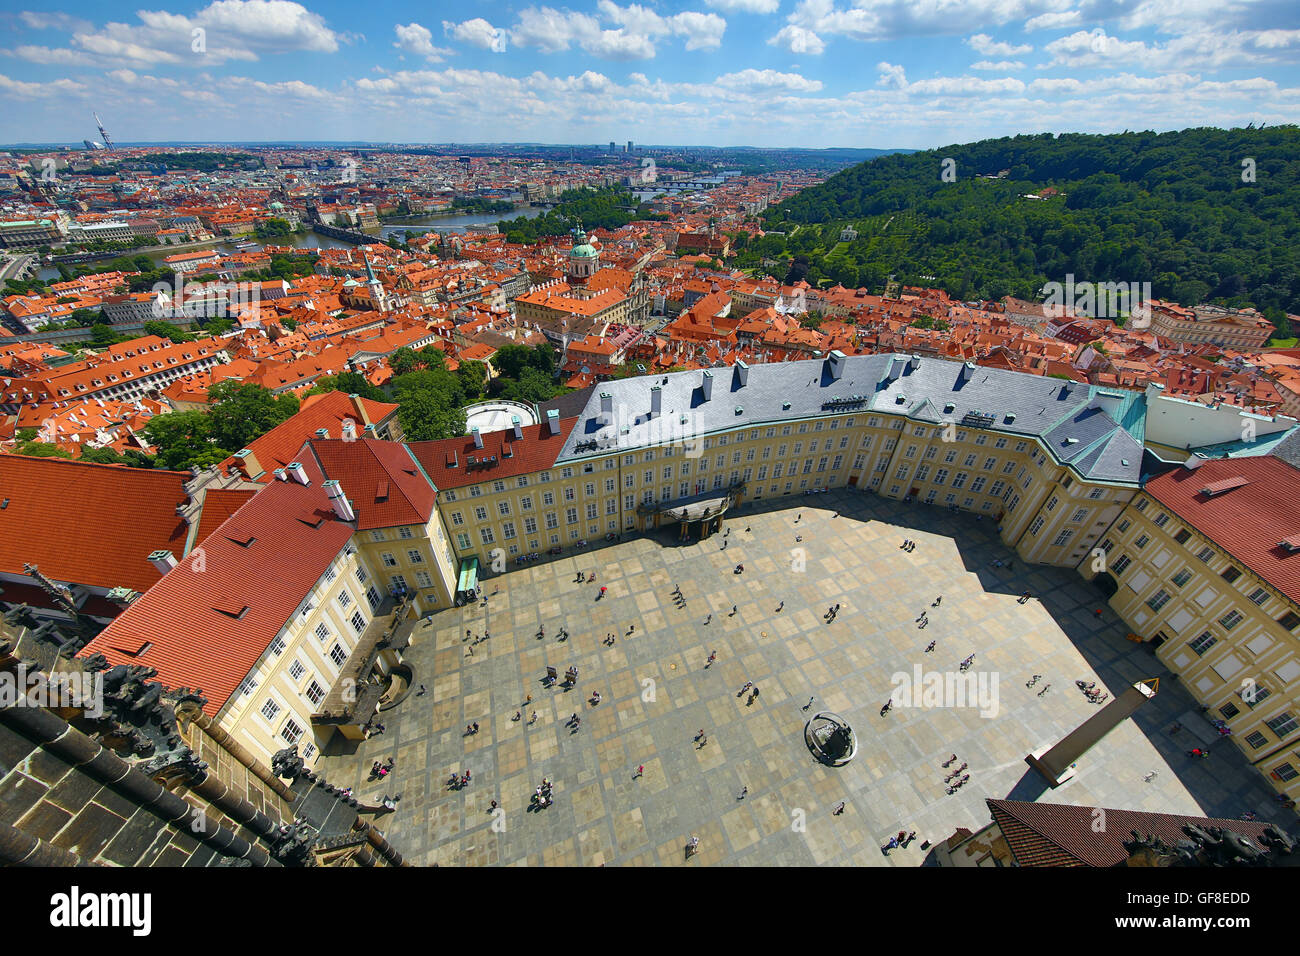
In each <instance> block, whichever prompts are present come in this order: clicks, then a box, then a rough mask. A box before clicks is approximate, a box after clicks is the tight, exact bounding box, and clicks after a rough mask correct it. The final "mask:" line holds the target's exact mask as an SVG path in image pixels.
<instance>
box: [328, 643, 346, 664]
mask: <svg viewBox="0 0 1300 956" xmlns="http://www.w3.org/2000/svg"><path fill="white" fill-rule="evenodd" d="M347 659H348V652H347V651H345V650H343V645H342V644H335V645H334V646H333V647H331V648H330V660H332V661H333V662H334V663H335V665H337V666H338V667H342V666H343V662H344V661H346V660H347Z"/></svg>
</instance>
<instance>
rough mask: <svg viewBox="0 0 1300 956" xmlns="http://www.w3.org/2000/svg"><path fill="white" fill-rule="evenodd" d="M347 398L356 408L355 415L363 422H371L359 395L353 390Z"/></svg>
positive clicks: (367, 423)
mask: <svg viewBox="0 0 1300 956" xmlns="http://www.w3.org/2000/svg"><path fill="white" fill-rule="evenodd" d="M348 398H350V399H352V407H353V408H355V409H356V410H357V417H358V418H360V419H361V421H362V422H363V423H364V424H366V425H369V424H371V421H370V414H369V413H368V412H367V411H366V403H365V402H364V401H363V400H362V398H361V396H360V395H357V394H356V393H355V392H354V393H353V394H351V395H349V396H348Z"/></svg>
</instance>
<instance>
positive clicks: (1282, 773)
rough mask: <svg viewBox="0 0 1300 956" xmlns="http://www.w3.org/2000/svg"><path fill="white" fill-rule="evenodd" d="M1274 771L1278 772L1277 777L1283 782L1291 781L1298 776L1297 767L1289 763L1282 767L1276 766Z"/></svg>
mask: <svg viewBox="0 0 1300 956" xmlns="http://www.w3.org/2000/svg"><path fill="white" fill-rule="evenodd" d="M1273 773H1275V774H1277V778H1278V779H1279V780H1281V781H1283V782H1289V781H1291V780H1294V779H1295V778H1296V769H1295V767H1293V766H1291V765H1290V764H1289V763H1284V764H1282V765H1281V766H1280V767H1274V768H1273Z"/></svg>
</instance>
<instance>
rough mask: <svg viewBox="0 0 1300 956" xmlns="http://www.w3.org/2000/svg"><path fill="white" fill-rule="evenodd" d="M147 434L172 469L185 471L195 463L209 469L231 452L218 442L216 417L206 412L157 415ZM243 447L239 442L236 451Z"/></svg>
mask: <svg viewBox="0 0 1300 956" xmlns="http://www.w3.org/2000/svg"><path fill="white" fill-rule="evenodd" d="M144 435H145V438H146V440H148V442H149V444H151V445H153V446H154V447H155V448H157V449H158V453H157V460H158V464H159V465H160V466H161V467H163V468H166V469H170V470H172V471H182V470H184V469H186V468H189V467H191V466H197V467H199V468H207V467H208V466H210V465H215V464H217V463H218V462H220V461H222V460H224V459H225V458H228V457H229V456H230V454H231V452H230V451H229V450H228V449H226V448H224V447H222V446H220V445H218V444H217V443H216V442H215V441H214V439H213V434H212V418H211V416H210V415H209V414H208V413H207V412H203V411H192V412H172V413H170V414H168V415H155V416H154V417H153V418H151V419H149V423H148V424H147V425H145V427H144ZM243 447H244V446H243V445H242V444H237V445H236V446H235V451H238V450H239V449H241V448H243Z"/></svg>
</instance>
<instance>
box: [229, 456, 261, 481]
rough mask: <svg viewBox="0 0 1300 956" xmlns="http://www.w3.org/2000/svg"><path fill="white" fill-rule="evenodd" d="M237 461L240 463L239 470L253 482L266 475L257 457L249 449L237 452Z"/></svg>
mask: <svg viewBox="0 0 1300 956" xmlns="http://www.w3.org/2000/svg"><path fill="white" fill-rule="evenodd" d="M235 460H236V461H238V462H239V470H240V471H242V472H243V473H244V477H245V478H248V479H250V480H252V479H255V478H258V477H260V476H262V475H263V474H265V472H264V471H263V469H262V465H261V463H260V462H259V461H258V460H257V456H256V455H255V454H253V452H252V450H251V449H249V448H244V449H241V450H239V451H237V452H235Z"/></svg>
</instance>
